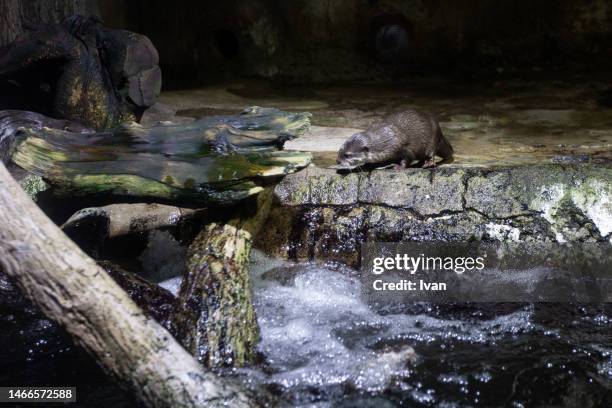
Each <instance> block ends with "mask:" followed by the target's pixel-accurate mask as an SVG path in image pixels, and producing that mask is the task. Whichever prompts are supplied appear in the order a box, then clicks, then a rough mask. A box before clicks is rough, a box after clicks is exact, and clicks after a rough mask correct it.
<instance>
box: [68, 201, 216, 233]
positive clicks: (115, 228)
mask: <svg viewBox="0 0 612 408" xmlns="http://www.w3.org/2000/svg"><path fill="white" fill-rule="evenodd" d="M204 212H205V210H204V209H192V208H180V207H175V206H171V205H163V204H145V203H135V204H111V205H106V206H104V207H89V208H83V209H82V210H79V211H77V212H76V213H74V214H73V215H72V216H71V217H70V218H69V219H68V221H66V222H65V223H64V224H63V225H62V230H64V231H66V232H67V233H69V232H70V231H74V230H81V229H83V228H84V229H85V230H86V231H87V232H88V233H90V234H91V233H94V234H96V236H97V238H98V239H101V240H104V239H107V238H115V237H120V236H123V235H128V234H134V233H139V232H146V231H150V230H153V229H157V228H164V227H173V226H176V225H178V224H180V223H182V222H185V221H186V220H189V219H191V218H193V217H195V216H197V215H200V214H203V213H204Z"/></svg>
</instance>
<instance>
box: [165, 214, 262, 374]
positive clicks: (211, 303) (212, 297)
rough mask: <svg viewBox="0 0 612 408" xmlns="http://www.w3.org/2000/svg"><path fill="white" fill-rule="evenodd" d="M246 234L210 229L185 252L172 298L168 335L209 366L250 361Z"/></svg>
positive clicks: (252, 333) (252, 339)
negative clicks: (171, 332) (171, 329)
mask: <svg viewBox="0 0 612 408" xmlns="http://www.w3.org/2000/svg"><path fill="white" fill-rule="evenodd" d="M250 252H251V235H250V234H249V233H248V232H246V231H243V230H240V229H237V228H235V227H232V226H230V225H218V224H210V225H208V226H207V227H206V228H204V229H203V230H202V231H201V232H200V234H199V235H198V236H197V237H196V238H195V240H194V242H193V243H192V244H191V246H190V247H189V253H188V260H187V275H186V276H185V277H184V279H183V282H182V283H181V287H180V290H179V294H178V299H177V300H178V301H177V305H176V307H175V316H174V319H173V323H174V324H175V325H176V328H175V330H174V332H175V333H176V335H177V339H179V340H180V341H181V342H182V343H183V345H184V346H185V348H186V349H187V350H188V351H190V352H191V353H192V354H193V355H194V356H196V357H197V359H198V360H199V361H200V362H202V363H203V364H205V365H207V366H209V367H241V366H244V365H245V364H247V363H248V362H251V361H252V360H253V358H254V354H255V345H256V343H257V340H258V338H259V328H258V326H257V318H256V316H255V310H254V308H253V302H252V301H251V285H250V278H249V273H248V261H249V255H250Z"/></svg>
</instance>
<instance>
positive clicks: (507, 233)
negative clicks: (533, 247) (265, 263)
mask: <svg viewBox="0 0 612 408" xmlns="http://www.w3.org/2000/svg"><path fill="white" fill-rule="evenodd" d="M274 194H275V204H274V205H273V208H272V209H271V212H270V217H269V219H268V227H267V228H266V230H265V231H264V232H263V233H262V236H261V237H260V239H257V241H256V242H257V243H258V245H259V246H260V247H261V248H262V249H263V250H264V251H266V252H268V253H272V254H275V255H279V256H282V257H286V258H292V259H324V260H332V261H334V260H336V261H342V262H348V263H349V264H351V265H356V264H357V263H358V260H359V251H360V245H361V243H363V242H365V241H366V240H367V241H391V242H397V241H446V242H449V241H470V240H479V241H480V240H484V241H502V242H510V241H519V242H556V243H564V242H603V243H607V242H612V166H609V165H588V164H581V165H560V164H551V165H534V166H509V167H495V168H481V167H474V168H453V167H440V168H437V169H434V170H424V169H406V170H402V171H396V170H375V171H373V172H371V173H366V172H362V173H350V174H339V173H336V172H335V171H333V170H329V169H322V168H318V167H315V166H310V167H308V168H307V169H305V170H303V171H301V172H298V173H296V174H293V175H289V176H287V177H286V178H285V179H283V181H281V182H280V183H279V184H278V185H277V186H276V188H275V191H274ZM264 235H265V239H263V238H264Z"/></svg>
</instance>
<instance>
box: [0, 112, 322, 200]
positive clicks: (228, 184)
mask: <svg viewBox="0 0 612 408" xmlns="http://www.w3.org/2000/svg"><path fill="white" fill-rule="evenodd" d="M0 116H1V115H0ZM309 117H310V114H308V113H286V112H282V111H279V110H277V109H273V108H259V107H252V108H249V109H247V110H245V111H244V112H243V113H242V114H240V115H229V116H210V117H205V118H202V119H199V120H196V121H194V122H191V123H187V124H167V123H161V124H158V125H156V126H153V127H150V128H145V127H142V126H140V125H138V124H135V123H131V124H126V125H124V126H121V127H119V128H116V129H114V130H111V131H108V132H98V133H89V132H88V133H79V132H70V131H65V130H61V129H51V128H46V127H43V128H20V129H18V132H14V133H16V135H15V139H16V140H15V141H13V142H12V143H10V145H11V146H13V147H12V149H11V150H12V151H11V159H12V161H13V162H14V163H15V164H17V165H18V166H20V167H22V168H23V169H25V170H26V171H28V172H30V173H33V174H37V175H40V176H42V177H43V178H44V179H45V180H47V181H48V182H49V183H50V184H51V185H52V186H54V187H55V189H54V191H55V192H56V193H57V194H60V195H67V196H80V195H90V194H111V195H121V196H133V197H140V198H149V199H156V200H166V201H188V202H190V203H199V204H210V203H216V204H227V203H230V202H235V201H237V200H240V199H243V198H245V197H248V196H250V195H253V194H257V193H259V192H260V191H261V190H262V189H263V188H264V186H265V185H267V184H269V183H270V182H271V181H274V180H276V179H278V177H279V176H283V175H285V174H288V173H292V172H294V171H296V170H298V169H300V168H302V167H305V166H307V165H308V164H309V163H310V161H311V155H310V154H309V153H302V152H288V151H278V148H279V147H282V145H283V143H284V142H285V141H286V140H289V139H292V138H295V137H298V136H300V135H301V134H302V133H303V132H305V131H306V130H307V129H308V128H309V126H310V120H309ZM7 123H8V121H7ZM5 126H10V123H8V124H7V125H5ZM0 131H2V129H0ZM3 132H4V133H5V134H9V133H10V132H8V131H6V130H4V131H3ZM5 144H6V145H9V143H8V142H6V143H5Z"/></svg>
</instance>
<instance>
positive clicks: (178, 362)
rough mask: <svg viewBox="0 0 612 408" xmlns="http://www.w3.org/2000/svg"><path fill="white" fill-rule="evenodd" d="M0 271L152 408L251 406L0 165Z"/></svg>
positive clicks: (233, 385) (247, 400) (247, 399)
mask: <svg viewBox="0 0 612 408" xmlns="http://www.w3.org/2000/svg"><path fill="white" fill-rule="evenodd" d="M0 208H1V209H2V210H1V211H0V225H2V228H0V270H1V271H2V272H4V273H5V274H7V275H8V276H9V277H11V278H12V280H13V281H14V283H15V284H16V285H17V286H18V287H19V289H20V290H21V292H22V293H23V294H24V296H25V297H26V298H28V299H29V300H30V301H32V302H33V303H34V304H36V305H37V306H38V307H39V308H40V310H41V311H42V312H43V313H44V314H45V315H46V316H47V317H48V318H50V319H52V320H54V321H55V322H57V323H58V324H59V325H61V326H62V327H64V329H66V331H67V332H68V333H69V334H70V335H71V336H72V338H73V339H74V340H75V342H76V343H77V344H79V345H81V346H82V347H83V348H84V349H86V350H87V351H88V352H89V353H90V354H91V355H92V356H93V357H94V358H95V359H96V360H97V361H98V362H99V363H100V365H101V366H102V367H103V368H104V369H105V370H106V372H107V373H108V374H109V375H111V376H113V377H114V378H116V379H118V380H119V381H120V383H121V384H122V385H123V386H124V387H126V388H128V389H129V390H130V391H131V392H133V393H134V395H135V396H136V397H137V398H138V399H139V400H140V401H142V402H143V403H144V404H145V405H146V406H149V407H221V406H232V407H250V406H253V404H254V402H253V400H252V399H251V398H249V396H248V395H247V394H246V393H245V392H244V391H243V390H242V389H241V388H240V387H239V386H237V385H236V384H235V383H233V382H231V381H230V380H228V379H222V378H219V377H217V376H215V375H214V374H212V373H210V372H206V371H204V369H203V368H202V367H201V366H200V365H199V364H198V363H197V361H196V360H195V359H194V358H193V357H192V356H190V355H189V353H187V352H186V351H185V350H184V349H183V348H182V347H181V346H180V345H179V344H178V342H176V341H175V340H174V338H173V337H172V336H171V335H170V334H169V333H168V331H166V330H165V329H164V328H162V327H161V326H160V325H159V324H158V323H157V322H155V321H154V320H153V319H151V318H148V317H147V316H145V314H144V313H143V311H142V310H141V309H140V308H139V307H138V306H137V305H136V304H135V303H134V302H133V301H132V300H130V299H129V297H128V295H127V294H126V293H125V292H124V291H123V290H122V289H121V288H120V287H119V286H118V285H117V284H116V283H115V282H114V281H113V279H112V278H111V277H110V276H109V275H108V274H107V273H105V272H104V270H102V269H101V268H100V267H99V266H98V265H96V263H95V262H94V261H93V260H92V259H91V258H89V257H88V256H87V255H85V254H84V253H83V252H82V251H81V249H79V248H78V246H77V245H76V244H74V243H73V242H72V241H70V240H69V239H68V238H67V237H66V236H65V235H64V234H63V233H62V231H61V230H60V229H59V228H58V227H56V226H55V225H54V224H53V223H52V222H51V221H50V220H49V219H48V218H47V217H46V216H45V215H44V213H43V212H42V211H41V210H40V209H39V208H38V207H37V206H36V205H35V204H34V203H33V202H32V201H31V200H30V199H29V198H28V197H27V196H26V194H25V193H24V192H23V191H22V190H21V188H20V187H19V185H18V184H17V183H16V182H15V180H13V178H12V177H11V176H10V174H9V173H8V171H7V170H6V168H5V167H4V165H3V164H0Z"/></svg>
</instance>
